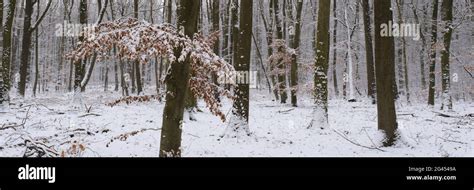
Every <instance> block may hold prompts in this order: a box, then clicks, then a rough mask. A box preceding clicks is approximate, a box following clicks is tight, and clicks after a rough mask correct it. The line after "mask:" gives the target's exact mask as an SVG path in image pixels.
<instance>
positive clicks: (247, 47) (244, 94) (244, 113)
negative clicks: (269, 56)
mask: <svg viewBox="0 0 474 190" xmlns="http://www.w3.org/2000/svg"><path fill="white" fill-rule="evenodd" d="M252 13H253V1H252V0H242V1H241V5H240V24H239V32H238V34H239V37H238V39H239V40H238V41H237V46H236V47H237V49H236V52H235V54H234V61H235V64H234V68H235V70H236V71H237V72H238V74H239V75H244V74H245V75H247V77H246V78H248V77H250V76H249V74H250V58H251V57H250V56H251V49H252V24H253V23H252ZM235 95H236V96H237V98H236V99H235V101H234V104H233V111H232V113H233V114H234V116H236V117H237V118H238V119H239V120H241V121H243V122H244V123H239V124H242V125H244V126H241V125H237V126H235V128H234V130H239V129H241V127H243V128H244V130H245V131H246V132H249V126H248V120H249V83H248V81H237V86H236V88H235Z"/></svg>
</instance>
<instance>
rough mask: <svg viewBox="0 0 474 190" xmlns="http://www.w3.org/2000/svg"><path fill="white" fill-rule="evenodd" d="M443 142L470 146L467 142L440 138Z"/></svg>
mask: <svg viewBox="0 0 474 190" xmlns="http://www.w3.org/2000/svg"><path fill="white" fill-rule="evenodd" d="M438 138H439V139H441V140H444V141H447V142H453V143H459V144H468V143H466V142H461V141H455V140H450V139H445V138H443V137H438Z"/></svg>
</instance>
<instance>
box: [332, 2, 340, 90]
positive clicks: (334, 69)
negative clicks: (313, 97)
mask: <svg viewBox="0 0 474 190" xmlns="http://www.w3.org/2000/svg"><path fill="white" fill-rule="evenodd" d="M332 4H333V7H332V12H333V20H334V28H333V34H332V36H333V38H332V46H333V49H332V79H333V82H334V83H333V84H334V94H335V96H336V98H337V97H338V96H339V87H338V85H337V23H338V21H337V12H336V11H337V1H336V0H333V2H332Z"/></svg>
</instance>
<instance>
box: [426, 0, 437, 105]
mask: <svg viewBox="0 0 474 190" xmlns="http://www.w3.org/2000/svg"><path fill="white" fill-rule="evenodd" d="M431 19H432V21H433V22H432V23H431V48H430V61H431V62H430V84H429V86H428V105H431V106H434V93H435V82H436V79H435V77H436V76H435V69H436V43H437V41H438V0H433V16H432V17H431Z"/></svg>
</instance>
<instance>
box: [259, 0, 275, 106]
mask: <svg viewBox="0 0 474 190" xmlns="http://www.w3.org/2000/svg"><path fill="white" fill-rule="evenodd" d="M259 3H260V15H261V17H262V20H263V26H264V27H265V31H266V38H267V46H268V49H267V51H268V56H271V55H272V54H273V49H272V47H271V44H272V43H273V19H272V18H273V17H272V16H273V8H272V3H273V1H270V6H269V12H270V19H269V20H270V22H269V23H267V20H266V19H265V15H264V11H263V2H262V1H259ZM269 70H270V71H272V70H273V66H272V65H269ZM270 79H271V82H272V85H273V94H274V96H275V99H276V100H279V95H278V89H277V88H276V81H275V76H273V75H272V76H271V77H270Z"/></svg>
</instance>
